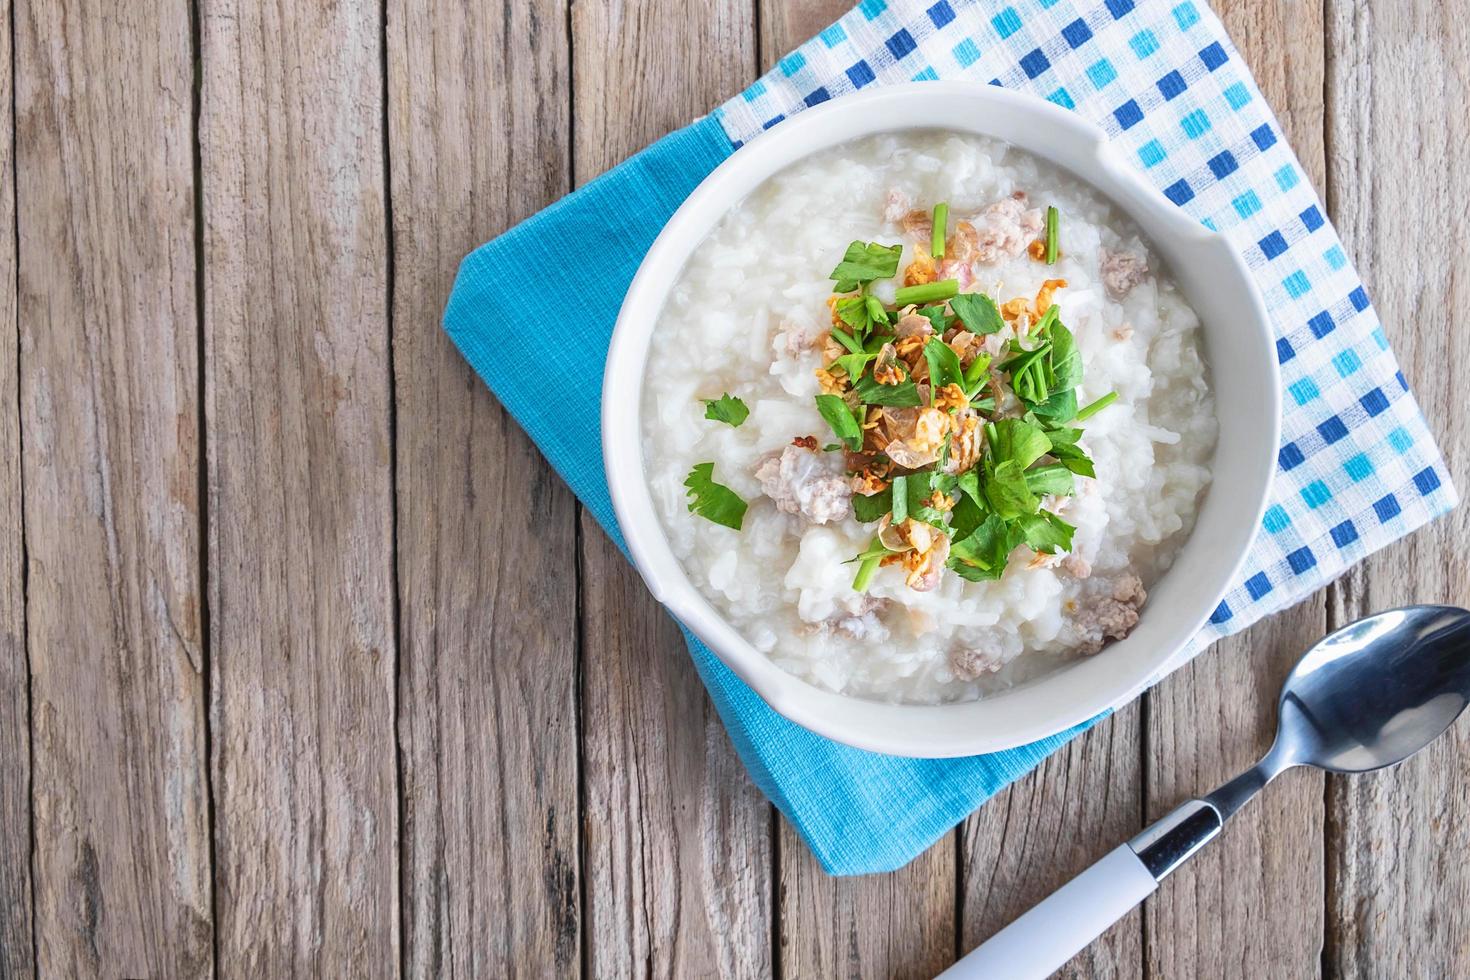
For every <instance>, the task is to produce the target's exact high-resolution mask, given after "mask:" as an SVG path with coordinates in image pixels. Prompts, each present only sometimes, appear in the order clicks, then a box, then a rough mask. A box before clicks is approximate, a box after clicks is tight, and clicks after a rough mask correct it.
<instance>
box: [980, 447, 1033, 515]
mask: <svg viewBox="0 0 1470 980" xmlns="http://www.w3.org/2000/svg"><path fill="white" fill-rule="evenodd" d="M985 501H986V503H988V504H989V505H990V509H991V510H992V511H994V512H995V513H996V514H998V515H999V516H1001V517H1003V518H1005V519H1007V520H1010V519H1012V518H1016V517H1019V516H1021V515H1022V514H1034V513H1036V511H1037V508H1039V507H1040V506H1041V501H1039V500H1037V499H1036V495H1035V494H1033V493H1032V492H1031V490H1030V489H1029V488H1028V487H1027V486H1026V469H1025V467H1023V466H1021V465H1020V464H1019V463H1017V462H1016V461H1015V460H1014V459H1007V460H1004V461H1002V462H1000V463H997V464H996V465H995V469H994V470H993V471H992V472H990V473H988V474H986V477H985Z"/></svg>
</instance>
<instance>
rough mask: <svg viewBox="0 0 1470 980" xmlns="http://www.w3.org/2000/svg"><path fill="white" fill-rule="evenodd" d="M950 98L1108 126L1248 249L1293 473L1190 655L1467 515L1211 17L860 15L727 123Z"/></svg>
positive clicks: (1021, 11) (936, 11)
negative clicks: (843, 106)
mask: <svg viewBox="0 0 1470 980" xmlns="http://www.w3.org/2000/svg"><path fill="white" fill-rule="evenodd" d="M938 78H958V79H970V80H974V81H980V82H989V83H990V84H992V85H1001V86H1004V87H1006V88H1014V89H1020V90H1023V91H1027V92H1031V93H1032V94H1034V95H1039V96H1041V97H1043V98H1046V99H1049V100H1051V101H1052V102H1055V103H1057V104H1058V105H1061V106H1064V107H1066V108H1068V109H1072V110H1074V111H1076V112H1078V113H1080V114H1081V115H1083V116H1084V117H1086V118H1087V119H1090V120H1092V121H1093V122H1095V123H1097V124H1098V125H1099V126H1101V127H1102V128H1103V130H1104V131H1106V133H1107V134H1108V136H1109V137H1111V138H1112V139H1113V140H1114V141H1115V142H1116V143H1117V145H1118V146H1119V147H1121V148H1122V149H1123V150H1124V151H1125V152H1126V153H1127V154H1128V156H1129V158H1130V159H1132V160H1133V161H1135V162H1136V164H1137V166H1138V167H1139V169H1140V170H1142V171H1143V173H1144V174H1145V176H1147V177H1148V178H1149V179H1150V180H1152V181H1153V182H1154V183H1155V184H1156V185H1157V186H1158V188H1159V189H1160V190H1161V191H1163V192H1164V194H1165V196H1167V197H1168V198H1169V200H1171V201H1173V202H1174V203H1175V204H1177V205H1178V206H1179V207H1180V208H1182V209H1184V211H1186V212H1187V213H1188V214H1190V215H1192V216H1193V217H1195V218H1197V219H1198V220H1199V221H1200V222H1201V223H1203V224H1204V225H1206V226H1207V227H1209V228H1213V229H1216V230H1218V231H1220V232H1221V233H1223V234H1224V235H1226V236H1227V237H1228V238H1229V239H1230V240H1231V241H1232V242H1233V243H1234V244H1235V246H1236V247H1237V248H1238V249H1239V250H1240V252H1241V254H1243V255H1244V256H1245V258H1246V261H1247V263H1248V264H1249V265H1250V268H1251V269H1252V271H1253V273H1254V275H1255V277H1256V281H1257V282H1258V283H1259V285H1260V288H1261V293H1262V295H1264V296H1265V298H1266V305H1267V307H1268V309H1269V310H1270V313H1271V317H1272V320H1273V322H1274V325H1275V328H1276V338H1277V339H1276V352H1277V357H1278V358H1279V360H1280V362H1281V375H1282V383H1283V384H1284V386H1285V392H1284V397H1283V403H1284V409H1283V418H1282V440H1283V444H1282V446H1281V451H1280V456H1279V469H1278V471H1277V475H1276V481H1275V486H1274V489H1273V491H1272V500H1271V505H1270V509H1269V510H1267V512H1266V516H1265V521H1264V522H1263V533H1261V534H1260V535H1259V536H1258V537H1257V539H1256V543H1255V545H1254V546H1253V548H1252V549H1251V554H1250V558H1249V560H1248V561H1247V564H1246V568H1245V570H1244V573H1243V575H1242V578H1241V580H1240V581H1239V582H1237V583H1236V584H1235V586H1234V587H1233V588H1232V589H1231V590H1230V592H1229V593H1228V594H1227V596H1226V597H1225V601H1224V602H1222V603H1221V604H1220V607H1219V608H1218V609H1217V610H1215V614H1214V616H1213V617H1212V618H1211V620H1210V624H1209V626H1208V627H1207V628H1206V629H1205V631H1204V632H1203V633H1202V634H1201V635H1200V636H1199V637H1198V638H1197V640H1196V641H1195V643H1194V644H1193V645H1192V647H1191V649H1190V650H1189V651H1188V655H1193V654H1194V653H1196V652H1198V651H1199V650H1201V649H1203V648H1204V647H1205V646H1208V645H1209V644H1210V643H1211V642H1213V641H1214V640H1215V639H1218V638H1219V637H1221V636H1224V635H1226V634H1229V633H1234V632H1236V631H1238V630H1241V629H1244V628H1245V627H1246V626H1249V625H1250V624H1251V623H1253V622H1255V621H1256V620H1258V619H1260V618H1261V617H1262V616H1264V615H1266V614H1268V613H1271V612H1274V611H1276V610H1278V609H1281V608H1284V607H1285V606H1288V605H1290V604H1291V603H1293V602H1296V601H1297V600H1299V599H1302V598H1304V597H1305V596H1307V595H1308V594H1310V593H1311V592H1313V591H1314V590H1316V589H1317V588H1318V587H1320V586H1321V585H1323V584H1324V583H1326V582H1328V581H1331V580H1332V579H1333V578H1335V577H1336V576H1337V575H1338V574H1339V573H1341V572H1342V571H1343V570H1344V569H1345V568H1347V567H1348V566H1349V565H1351V564H1352V563H1354V562H1356V561H1358V560H1359V559H1361V558H1362V557H1363V556H1364V555H1366V554H1368V553H1369V552H1371V551H1374V550H1376V549H1378V548H1381V547H1383V546H1384V545H1386V544H1388V543H1389V542H1390V541H1393V540H1394V539H1395V538H1399V537H1402V536H1403V535H1405V534H1407V533H1408V532H1409V531H1411V530H1413V529H1414V528H1416V527H1419V526H1420V525H1422V524H1424V523H1426V522H1427V521H1429V520H1431V519H1433V518H1434V517H1437V516H1438V515H1440V514H1442V513H1444V512H1445V511H1447V510H1449V509H1450V508H1451V507H1453V506H1454V505H1455V504H1456V502H1457V497H1456V494H1455V490H1454V487H1452V486H1451V485H1450V482H1449V477H1448V474H1447V471H1446V469H1445V466H1444V462H1443V460H1442V459H1441V458H1440V455H1439V451H1438V449H1437V448H1436V447H1435V445H1434V441H1433V439H1432V438H1431V437H1430V435H1429V432H1428V430H1427V428H1426V427H1425V424H1424V418H1423V416H1422V415H1421V414H1420V413H1419V408H1418V406H1417V405H1416V404H1415V402H1414V398H1413V396H1412V395H1411V394H1410V392H1409V386H1408V382H1407V381H1405V380H1404V376H1403V374H1401V373H1400V372H1399V369H1398V364H1397V362H1396V361H1395V360H1394V356H1393V352H1392V351H1391V350H1389V347H1388V340H1387V338H1386V337H1385V336H1384V333H1383V327H1382V325H1381V324H1380V323H1379V320H1378V316H1377V314H1376V313H1375V312H1374V310H1373V306H1372V304H1370V303H1369V302H1368V294H1367V293H1366V292H1365V291H1364V289H1363V284H1362V282H1361V281H1360V280H1359V278H1358V275H1357V273H1356V272H1355V271H1354V270H1353V267H1352V265H1351V264H1350V263H1349V262H1348V259H1347V256H1346V254H1345V253H1344V252H1343V248H1342V242H1341V241H1339V240H1338V237H1337V233H1336V232H1335V231H1334V230H1333V228H1332V225H1331V224H1330V223H1328V221H1327V220H1326V218H1324V217H1323V213H1322V207H1321V204H1320V202H1319V201H1318V200H1317V197H1316V195H1315V194H1314V193H1313V191H1312V189H1311V187H1310V186H1308V184H1307V182H1306V181H1305V180H1304V179H1303V176H1302V169H1301V164H1300V163H1298V162H1297V159H1296V157H1295V155H1294V154H1293V153H1292V151H1291V149H1290V148H1289V147H1288V146H1287V145H1286V143H1285V141H1284V140H1283V139H1282V138H1281V130H1280V127H1279V126H1278V124H1277V122H1276V119H1275V116H1274V115H1273V114H1272V112H1271V109H1270V107H1269V106H1267V105H1266V101H1265V99H1264V98H1262V96H1261V93H1260V90H1259V89H1257V88H1256V84H1255V81H1254V80H1253V79H1252V78H1251V75H1250V72H1249V71H1248V69H1247V68H1246V66H1245V64H1244V62H1243V61H1242V60H1241V58H1240V54H1239V53H1238V52H1237V51H1236V50H1235V48H1234V46H1233V45H1232V44H1231V43H1230V39H1229V38H1228V37H1227V36H1226V34H1225V30H1224V28H1223V27H1222V26H1221V25H1220V22H1219V21H1218V20H1216V18H1215V16H1214V14H1213V13H1211V12H1210V10H1209V9H1208V8H1206V7H1205V6H1203V4H1202V3H1196V0H1184V2H1182V3H1178V4H1171V3H1167V2H1166V3H1144V4H1135V2H1134V0H1104V2H1101V3H1095V4H1094V3H1074V2H1071V0H1031V2H1025V3H1020V2H1018V3H1014V4H1010V5H1007V4H1005V3H1004V2H994V0H991V2H979V0H977V2H964V0H937V2H935V0H892V2H888V3H885V2H884V0H864V2H863V3H862V4H860V5H859V6H858V7H857V8H856V9H854V10H853V11H851V12H850V13H848V14H847V16H845V17H843V18H842V19H841V20H839V21H838V22H837V23H835V24H833V25H832V26H831V27H829V28H827V29H826V30H825V31H823V32H822V33H821V34H819V35H818V36H817V37H815V38H813V39H812V40H810V41H808V42H807V43H806V44H804V45H802V46H801V47H800V48H798V49H797V50H796V51H793V52H792V53H791V54H789V55H787V56H786V57H785V58H783V59H781V61H780V63H779V64H778V65H777V66H776V68H775V70H773V71H771V72H770V73H769V74H767V75H766V76H765V77H764V78H762V79H760V80H759V81H757V82H756V83H755V84H754V85H752V86H750V88H748V89H746V90H745V91H744V92H743V93H741V94H740V95H739V96H737V97H736V98H734V99H731V100H730V101H729V102H727V103H726V104H725V105H723V106H721V107H720V108H719V109H718V110H716V113H715V117H716V118H717V119H718V120H719V122H720V124H721V125H722V126H723V127H724V129H725V132H726V133H727V134H728V135H729V137H730V139H731V140H732V141H733V142H734V143H736V145H739V144H740V143H742V142H745V141H747V140H750V139H752V138H753V137H755V136H757V135H759V134H760V132H761V131H762V130H763V129H769V128H770V127H771V126H774V125H775V124H776V123H778V122H780V121H781V120H782V119H784V118H786V117H787V116H790V115H792V114H793V113H796V112H800V111H801V110H802V109H805V108H807V107H809V106H814V105H817V104H819V103H821V102H825V101H826V100H828V99H831V98H834V97H837V96H840V95H843V94H845V93H848V92H852V91H854V90H856V89H860V88H863V87H865V86H868V85H881V84H884V83H888V82H900V81H910V80H914V81H923V80H926V79H938ZM1185 659H1188V656H1185V657H1182V658H1180V660H1179V661H1178V662H1183V660H1185ZM1176 666H1177V663H1176Z"/></svg>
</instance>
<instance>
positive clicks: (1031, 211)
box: [640, 130, 1216, 704]
mask: <svg viewBox="0 0 1470 980" xmlns="http://www.w3.org/2000/svg"><path fill="white" fill-rule="evenodd" d="M1200 333H1201V331H1200V324H1199V320H1198V318H1197V316H1196V314H1195V312H1194V311H1193V310H1192V309H1191V308H1190V306H1189V304H1188V303H1187V302H1186V300H1185V298H1184V297H1183V295H1182V294H1181V293H1180V291H1179V290H1178V289H1177V288H1176V287H1175V285H1174V283H1173V282H1172V281H1171V279H1170V277H1169V274H1168V272H1167V270H1166V269H1165V268H1164V267H1163V265H1162V264H1161V262H1160V260H1159V258H1158V257H1157V256H1156V255H1155V254H1154V253H1153V252H1152V251H1151V249H1150V247H1149V243H1148V242H1147V241H1145V240H1144V239H1143V238H1142V237H1141V235H1140V233H1139V232H1138V230H1137V229H1136V228H1135V227H1134V226H1133V224H1132V223H1131V222H1130V221H1129V220H1128V219H1127V218H1126V217H1125V216H1124V215H1123V214H1122V213H1121V212H1119V211H1118V210H1117V209H1116V208H1115V207H1114V206H1113V205H1112V204H1111V203H1110V202H1109V201H1108V200H1107V199H1106V198H1104V197H1103V196H1102V195H1101V194H1099V193H1098V192H1097V191H1095V190H1094V189H1092V188H1091V187H1089V186H1087V185H1086V184H1084V183H1082V182H1080V181H1078V180H1077V179H1075V178H1074V177H1072V176H1070V175H1069V174H1067V173H1066V172H1064V171H1062V170H1061V169H1059V168H1057V167H1054V166H1052V165H1050V164H1048V163H1046V162H1044V161H1042V160H1039V159H1037V158H1036V157H1034V156H1032V155H1030V154H1028V153H1026V152H1024V151H1022V150H1019V149H1017V148H1015V147H1012V146H1009V145H1007V144H1006V143H1004V142H1001V141H999V140H995V139H991V138H988V137H983V136H978V135H973V134H958V133H950V132H943V131H927V130H923V131H905V132H898V133H884V134H880V135H875V136H868V137H864V138H861V139H858V140H855V141H852V142H849V143H846V144H843V145H840V146H838V147H836V148H834V149H830V150H827V151H824V152H822V153H819V154H816V155H814V156H811V157H809V158H807V159H805V160H802V161H800V162H798V163H796V164H794V165H792V166H790V167H789V168H787V169H786V170H784V171H782V172H780V173H778V174H776V175H775V176H773V177H771V178H770V179H768V180H766V181H765V182H764V183H763V184H762V185H761V186H760V187H758V188H757V189H756V190H755V191H754V192H753V193H751V194H750V195H749V196H747V197H746V198H745V199H744V200H743V201H742V202H740V203H739V204H738V205H737V206H736V207H735V208H734V209H733V210H732V211H730V212H729V213H728V214H727V215H726V216H725V217H724V219H723V220H721V221H720V223H719V224H718V225H717V226H716V227H715V229H714V230H713V232H712V233H710V235H709V236H708V237H707V238H706V239H705V240H704V241H703V242H702V244H700V245H699V246H698V248H697V249H696V250H695V251H694V252H693V253H692V254H691V255H690V256H689V257H688V259H687V261H686V263H685V264H684V267H683V269H682V271H681V272H680V273H679V276H678V280H677V282H676V283H675V284H674V286H673V288H672V290H671V291H670V293H669V297H668V300H667V302H666V303H665V305H664V307H663V310H662V312H661V314H660V317H659V320H658V323H657V325H656V327H655V329H654V332H653V340H652V343H651V346H650V349H649V353H648V358H647V362H646V373H645V377H644V385H643V396H642V405H641V408H640V411H641V422H642V432H643V443H644V446H643V448H644V459H645V469H646V474H647V479H648V483H649V487H650V490H651V493H652V497H653V501H654V506H655V509H656V511H657V512H658V515H659V518H660V520H661V522H662V524H663V527H664V530H665V533H666V535H667V539H668V542H669V544H670V547H671V548H672V551H673V553H674V555H675V556H676V557H677V558H678V560H679V561H680V562H681V563H682V565H683V567H684V569H685V570H686V572H687V574H688V576H689V578H690V580H691V581H692V582H693V583H694V585H695V586H696V587H697V588H698V589H699V590H700V591H701V592H702V593H703V594H704V596H705V597H706V598H707V599H708V600H709V601H710V603H711V604H712V605H713V606H714V607H715V609H717V610H718V611H719V612H720V613H721V614H722V615H723V616H724V617H725V618H726V619H727V620H728V621H729V623H730V624H732V626H734V628H735V629H736V630H738V631H739V632H740V634H741V635H743V636H744V637H745V638H746V639H747V640H748V641H749V642H750V644H751V645H752V646H754V647H755V648H756V649H757V650H759V651H761V652H762V653H764V654H765V655H766V656H767V657H769V658H770V659H771V660H772V661H773V662H774V663H776V664H777V665H779V666H780V667H781V668H783V669H785V670H786V671H789V672H790V673H792V674H795V675H797V676H798V677H801V678H804V679H806V680H808V681H810V682H812V683H814V684H817V685H819V686H821V687H824V688H826V689H829V690H831V691H834V692H838V693H841V694H846V695H850V696H854V697H859V698H865V699H873V700H880V701H894V702H904V703H919V704H931V703H940V702H955V701H968V700H974V699H977V698H983V697H985V696H986V695H987V694H990V693H993V692H996V691H999V690H1001V689H1004V688H1006V687H1008V686H1011V685H1014V684H1016V683H1018V682H1021V681H1025V680H1027V679H1030V678H1033V677H1036V676H1039V675H1040V674H1043V673H1046V672H1049V671H1051V670H1054V669H1056V668H1057V667H1058V666H1059V665H1061V664H1064V663H1066V662H1067V661H1069V660H1073V659H1075V658H1079V657H1088V656H1103V657H1106V656H1107V645H1108V644H1109V643H1110V642H1112V641H1114V640H1118V639H1121V638H1123V637H1124V636H1126V635H1127V634H1128V632H1129V631H1130V630H1131V629H1132V628H1133V626H1134V625H1135V624H1136V623H1137V622H1138V619H1139V616H1140V613H1141V610H1142V609H1143V608H1144V606H1145V604H1146V603H1147V596H1148V591H1149V589H1150V588H1151V587H1152V586H1153V584H1154V583H1155V582H1156V581H1157V580H1158V578H1159V577H1160V576H1161V575H1162V574H1163V573H1164V572H1165V570H1167V569H1168V567H1169V565H1170V563H1171V561H1172V560H1173V558H1174V556H1175V554H1176V552H1177V551H1178V549H1179V547H1180V546H1181V545H1182V544H1183V542H1184V540H1185V538H1186V537H1187V536H1188V534H1189V532H1190V529H1191V527H1192V526H1193V523H1194V519H1195V515H1196V512H1197V509H1198V507H1199V505H1200V502H1201V500H1202V497H1203V495H1204V493H1205V491H1206V490H1207V488H1208V486H1209V484H1210V480H1211V470H1210V462H1211V459H1212V457H1213V455H1214V448H1215V442H1216V421H1215V412H1214V401H1213V397H1212V394H1211V390H1210V382H1209V375H1208V371H1207V369H1206V365H1205V360H1204V352H1203V351H1202V349H1201V339H1200Z"/></svg>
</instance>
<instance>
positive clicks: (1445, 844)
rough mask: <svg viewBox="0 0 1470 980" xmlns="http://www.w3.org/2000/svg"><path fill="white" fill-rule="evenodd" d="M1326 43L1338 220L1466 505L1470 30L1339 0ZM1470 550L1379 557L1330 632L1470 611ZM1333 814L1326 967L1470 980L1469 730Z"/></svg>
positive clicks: (1340, 787) (1361, 788)
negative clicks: (1430, 609)
mask: <svg viewBox="0 0 1470 980" xmlns="http://www.w3.org/2000/svg"><path fill="white" fill-rule="evenodd" d="M1327 38H1328V40H1327V49H1328V50H1329V51H1331V52H1332V56H1331V58H1330V59H1329V61H1328V75H1327V77H1328V93H1329V99H1328V136H1327V145H1328V147H1329V151H1330V152H1329V157H1328V166H1329V169H1330V176H1331V182H1330V186H1331V194H1330V198H1329V204H1330V208H1329V210H1330V211H1331V214H1332V217H1333V220H1334V221H1336V223H1337V227H1338V228H1339V230H1340V231H1341V232H1342V234H1343V238H1344V239H1345V240H1346V243H1347V248H1348V254H1350V255H1352V256H1353V257H1354V259H1355V260H1356V261H1357V263H1358V269H1359V271H1360V272H1362V274H1363V276H1364V278H1365V279H1366V281H1367V284H1368V289H1369V292H1370V294H1371V295H1372V297H1373V300H1374V304H1375V306H1376V308H1377V310H1378V313H1379V316H1380V317H1382V319H1383V321H1384V328H1385V330H1386V331H1387V333H1388V337H1389V340H1390V342H1391V343H1392V344H1393V348H1394V351H1395V353H1397V355H1398V358H1399V363H1400V366H1401V368H1402V370H1403V372H1404V375H1405V376H1406V377H1407V378H1408V379H1409V383H1410V384H1411V385H1412V386H1413V388H1414V394H1415V396H1416V397H1417V398H1418V400H1419V404H1420V405H1421V406H1422V408H1423V410H1424V414H1425V416H1426V417H1427V418H1428V419H1429V426H1430V428H1431V430H1433V431H1434V433H1435V436H1436V439H1437V441H1438V442H1439V445H1440V447H1441V448H1442V449H1443V450H1444V453H1445V456H1446V457H1447V459H1448V460H1449V464H1450V469H1451V475H1452V477H1453V479H1454V480H1455V482H1456V485H1457V486H1458V487H1459V488H1460V490H1461V492H1462V493H1463V492H1464V490H1465V488H1466V487H1467V486H1470V420H1467V419H1466V416H1465V390H1466V378H1465V372H1464V365H1465V364H1466V363H1467V361H1470V330H1467V329H1466V327H1465V324H1464V323H1463V322H1462V318H1461V317H1460V316H1459V315H1458V311H1460V310H1463V309H1465V308H1466V306H1467V305H1470V258H1467V256H1470V230H1467V229H1470V148H1467V147H1466V145H1465V141H1464V139H1463V135H1462V132H1461V130H1462V129H1463V127H1460V126H1457V125H1456V124H1455V123H1454V122H1453V121H1455V120H1463V119H1464V117H1465V105H1466V100H1467V99H1470V76H1467V75H1466V72H1465V65H1466V64H1470V24H1467V22H1466V18H1465V16H1464V9H1463V7H1456V6H1455V5H1453V4H1439V3H1434V2H1431V0H1415V2H1408V0H1405V2H1402V3H1374V4H1368V5H1361V6H1360V5H1356V4H1350V3H1344V2H1340V0H1332V2H1330V3H1329V5H1328V20H1327ZM1447 120H1449V121H1451V122H1449V123H1447V122H1446V121H1447ZM1427 229H1432V235H1433V237H1434V240H1435V242H1434V246H1433V248H1426V247H1425V237H1424V236H1425V232H1426V230H1427ZM1467 539H1470V513H1467V511H1466V509H1465V507H1464V506H1461V507H1460V508H1459V509H1458V510H1457V511H1456V512H1454V513H1453V514H1451V515H1450V516H1448V517H1445V518H1441V519H1440V520H1439V521H1438V522H1437V523H1436V524H1434V525H1433V526H1432V527H1430V528H1427V529H1425V530H1421V531H1419V532H1418V533H1416V534H1415V535H1413V536H1412V537H1411V538H1409V539H1408V540H1406V541H1401V542H1399V543H1398V544H1396V545H1394V546H1392V547H1390V548H1387V549H1385V550H1384V551H1383V552H1380V553H1379V554H1378V555H1375V556H1374V557H1372V558H1370V559H1369V560H1368V561H1367V562H1366V563H1365V564H1364V565H1362V566H1360V567H1359V568H1358V569H1357V570H1355V571H1354V572H1353V573H1352V574H1351V575H1349V576H1347V577H1346V578H1344V579H1343V580H1342V581H1341V583H1340V584H1339V586H1338V587H1337V588H1335V589H1334V591H1333V601H1332V605H1331V608H1330V612H1331V616H1332V621H1333V623H1334V625H1338V624H1342V623H1345V622H1347V621H1349V620H1352V619H1355V618H1357V617H1358V616H1361V615H1365V614H1367V613H1369V612H1374V611H1377V610H1380V609H1385V608H1389V607H1391V606H1395V605H1401V604H1404V603H1408V602H1451V603H1455V604H1456V605H1461V606H1465V605H1470V560H1467V558H1466V552H1465V547H1464V545H1465V541H1466V540H1467ZM1327 804H1328V815H1329V820H1328V824H1327V870H1328V885H1327V922H1328V929H1327V942H1326V949H1325V951H1324V954H1323V961H1324V967H1325V968H1326V970H1327V971H1328V972H1329V973H1331V974H1334V975H1340V976H1343V977H1382V976H1444V977H1450V976H1467V975H1470V869H1467V867H1466V866H1465V862H1464V861H1463V860H1462V855H1464V854H1465V853H1466V851H1467V850H1470V730H1467V727H1466V724H1465V722H1464V721H1463V720H1462V721H1461V723H1460V724H1459V725H1457V726H1456V727H1455V728H1454V729H1453V730H1452V731H1451V732H1450V734H1449V735H1447V736H1446V737H1444V738H1442V739H1440V740H1439V741H1438V742H1436V743H1435V744H1434V745H1433V746H1431V747H1430V748H1429V749H1428V750H1427V751H1425V752H1424V753H1423V754H1422V755H1420V756H1419V757H1417V758H1415V759H1414V760H1412V761H1410V762H1408V763H1406V764H1405V765H1403V766H1402V767H1400V768H1398V769H1394V770H1390V771H1388V772H1382V773H1374V774H1372V775H1366V776H1359V777H1354V778H1339V777H1333V778H1331V779H1329V781H1328V800H1327Z"/></svg>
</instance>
